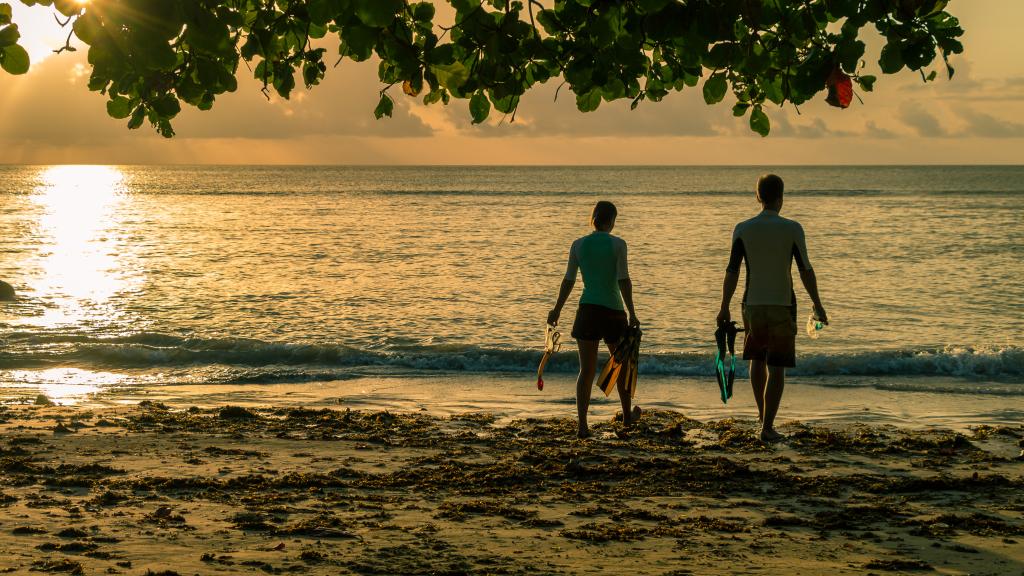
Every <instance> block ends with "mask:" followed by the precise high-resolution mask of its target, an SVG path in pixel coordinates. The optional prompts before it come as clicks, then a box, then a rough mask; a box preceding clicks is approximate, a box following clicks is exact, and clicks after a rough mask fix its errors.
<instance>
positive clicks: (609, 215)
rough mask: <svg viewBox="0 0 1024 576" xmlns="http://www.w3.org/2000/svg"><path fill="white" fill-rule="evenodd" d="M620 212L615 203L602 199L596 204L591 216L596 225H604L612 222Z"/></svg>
mask: <svg viewBox="0 0 1024 576" xmlns="http://www.w3.org/2000/svg"><path fill="white" fill-rule="evenodd" d="M618 214H619V211H618V210H616V209H615V204H612V203H611V202H609V201H607V200H601V201H600V202H598V203H597V205H596V206H594V214H593V215H592V216H591V217H590V218H591V220H593V222H594V226H597V227H604V226H607V225H609V224H611V223H612V220H615V217H616V216H618Z"/></svg>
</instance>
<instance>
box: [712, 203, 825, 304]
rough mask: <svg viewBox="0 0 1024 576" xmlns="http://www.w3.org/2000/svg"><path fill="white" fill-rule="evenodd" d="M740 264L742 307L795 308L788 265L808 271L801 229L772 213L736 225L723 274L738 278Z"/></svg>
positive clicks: (796, 224) (808, 266) (795, 223)
mask: <svg viewBox="0 0 1024 576" xmlns="http://www.w3.org/2000/svg"><path fill="white" fill-rule="evenodd" d="M741 260H742V261H745V262H746V265H747V287H746V291H745V292H744V293H743V303H744V304H745V305H748V306H793V305H795V304H796V294H795V293H794V292H793V279H792V277H791V276H790V270H791V268H792V263H793V261H794V260H795V261H796V265H797V268H799V269H800V270H810V269H811V262H810V260H808V258H807V245H806V243H805V241H804V229H803V227H802V226H800V224H799V223H798V222H796V221H795V220H789V219H788V218H783V217H782V216H779V213H778V212H776V211H774V210H763V211H762V212H761V213H760V214H758V215H757V216H754V217H753V218H751V219H750V220H746V221H744V222H740V223H739V224H737V225H736V229H735V230H734V231H733V233H732V252H731V254H730V256H729V266H728V268H726V270H728V271H729V272H734V273H737V274H738V273H739V271H740V261H741Z"/></svg>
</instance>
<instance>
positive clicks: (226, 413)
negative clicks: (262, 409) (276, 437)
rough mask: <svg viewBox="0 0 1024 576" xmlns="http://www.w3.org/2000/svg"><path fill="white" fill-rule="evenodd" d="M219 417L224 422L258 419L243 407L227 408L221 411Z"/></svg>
mask: <svg viewBox="0 0 1024 576" xmlns="http://www.w3.org/2000/svg"><path fill="white" fill-rule="evenodd" d="M218 415H219V416H220V417H221V418H222V419H224V420H249V419H251V418H256V415H255V414H253V413H252V412H250V411H248V410H246V409H245V408H242V407H241V406H225V407H223V408H221V409H220V412H219V414H218Z"/></svg>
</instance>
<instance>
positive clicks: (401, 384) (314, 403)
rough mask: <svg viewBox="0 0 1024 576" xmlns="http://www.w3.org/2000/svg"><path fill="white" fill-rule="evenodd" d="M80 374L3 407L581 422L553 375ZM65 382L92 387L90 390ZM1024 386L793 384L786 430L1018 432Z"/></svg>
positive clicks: (720, 408)
mask: <svg viewBox="0 0 1024 576" xmlns="http://www.w3.org/2000/svg"><path fill="white" fill-rule="evenodd" d="M88 377H89V374H78V373H75V374H72V377H71V378H68V379H67V380H65V381H61V380H57V381H56V382H55V383H54V384H53V385H48V386H16V385H10V384H8V385H3V384H0V406H2V405H5V404H7V405H24V404H31V403H32V402H33V401H34V400H35V398H36V397H37V396H38V395H39V394H43V395H45V396H47V397H48V398H49V399H50V400H52V401H53V402H54V403H56V404H60V405H76V406H79V407H80V408H84V409H100V408H108V407H116V406H121V405H124V404H135V403H139V402H142V401H145V400H150V401H153V402H162V403H164V404H167V405H168V406H170V407H171V408H176V409H183V408H188V407H190V406H198V407H200V408H204V407H207V408H208V407H218V406H222V405H225V404H234V405H240V406H247V407H263V406H275V407H299V406H304V407H313V408H339V407H343V408H351V409H353V410H357V409H358V410H388V411H392V412H398V413H419V412H426V413H427V414H430V415H433V416H439V417H449V416H455V415H458V414H462V413H465V412H487V413H490V414H494V415H495V416H496V417H497V419H496V423H498V424H502V425H504V424H508V423H510V422H512V421H514V420H517V419H523V418H562V417H567V416H575V407H574V404H575V376H574V375H571V374H551V375H548V376H547V378H546V379H545V380H546V383H547V385H546V386H545V389H544V390H543V391H538V390H537V389H536V386H535V380H534V377H533V376H532V374H521V373H471V372H470V373H467V372H454V373H453V372H447V373H446V372H416V373H409V374H389V373H380V374H378V373H374V372H373V371H364V372H361V373H353V374H352V375H351V376H350V377H348V378H346V379H343V380H330V381H317V380H313V381H304V382H295V383H287V382H286V383H268V384H251V383H244V384H173V385H158V384H154V385H132V386H119V385H115V386H108V385H105V384H102V383H101V382H103V380H102V379H99V380H98V382H97V383H90V382H92V381H91V380H89V379H88ZM65 382H85V383H82V384H77V383H65ZM997 386H1004V387H1008V388H1009V389H1012V390H1013V391H1014V392H1017V391H1018V389H1020V388H1021V385H1020V384H1015V383H1014V384H999V383H986V382H971V381H963V380H958V379H952V378H945V377H904V378H896V377H886V378H877V377H832V378H824V377H802V376H796V377H787V382H786V393H785V396H784V397H783V400H782V408H781V410H780V414H779V421H780V422H787V421H793V420H796V421H801V422H806V423H811V424H820V425H852V424H860V423H863V424H867V425H871V426H877V425H894V426H897V427H900V428H909V429H951V430H954V431H956V432H961V433H970V431H971V429H972V428H975V427H978V426H986V425H987V426H1014V425H1016V424H1018V423H1020V422H1022V421H1024V404H1022V403H1020V402H1018V401H1017V400H1018V399H1019V398H1020V397H1021V396H1020V395H1004V394H998V393H986V392H985V390H986V389H990V388H992V387H997ZM635 401H636V402H637V403H639V404H640V405H641V406H642V407H644V408H653V409H660V410H668V411H675V412H681V413H684V414H686V415H687V416H688V417H690V418H693V419H695V420H698V421H701V422H709V421H713V420H721V419H724V418H740V419H755V418H756V417H757V409H756V406H755V404H754V401H753V397H752V396H751V394H750V388H749V384H748V383H747V382H746V381H744V380H737V382H736V388H735V395H734V396H733V398H732V399H730V400H729V403H728V404H723V403H722V401H721V398H720V396H719V391H718V387H717V384H716V383H715V382H714V380H713V378H712V377H703V376H702V377H677V376H644V377H643V378H641V380H640V384H639V390H638V392H637V396H636V398H635ZM618 409H619V402H618V399H617V397H616V395H615V394H612V395H611V396H610V397H608V398H606V397H604V395H603V394H601V393H600V392H599V391H598V392H595V393H594V394H593V395H592V405H591V415H592V417H594V418H596V419H602V418H611V417H612V416H614V414H615V413H616V411H617V410H618Z"/></svg>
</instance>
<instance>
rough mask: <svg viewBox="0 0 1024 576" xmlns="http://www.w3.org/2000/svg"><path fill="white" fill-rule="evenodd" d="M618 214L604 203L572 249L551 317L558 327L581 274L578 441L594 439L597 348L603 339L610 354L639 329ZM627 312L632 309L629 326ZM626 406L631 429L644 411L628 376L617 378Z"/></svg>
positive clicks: (626, 421)
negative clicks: (591, 419) (615, 232)
mask: <svg viewBox="0 0 1024 576" xmlns="http://www.w3.org/2000/svg"><path fill="white" fill-rule="evenodd" d="M617 215H618V211H617V210H616V209H615V205H614V204H612V203H611V202H607V201H604V200H602V201H601V202H598V203H597V205H596V206H594V213H593V215H592V216H591V218H590V223H591V224H592V225H593V226H594V231H593V232H591V233H590V234H588V235H586V236H584V237H582V238H580V239H578V240H576V241H575V242H573V243H572V247H571V248H570V249H569V266H568V268H567V269H566V271H565V278H564V279H563V280H562V287H561V289H560V290H559V292H558V302H556V303H555V307H554V308H553V309H552V310H551V312H550V313H548V324H552V325H556V324H558V317H559V316H560V315H561V313H562V307H563V306H565V301H566V300H567V299H568V298H569V294H570V293H571V292H572V288H573V286H574V285H575V284H576V271H577V270H579V271H580V272H582V274H583V296H581V297H580V304H579V308H578V309H577V310H576V321H575V322H574V323H573V325H572V337H573V338H575V339H576V344H577V346H578V347H579V353H580V375H579V378H578V379H577V380H576V410H577V412H578V413H579V431H578V432H577V435H578V436H579V437H580V438H586V437H588V436H590V429H589V427H588V426H587V409H588V408H589V407H590V388H591V387H592V386H593V384H594V374H595V372H596V371H597V347H598V344H599V343H600V341H601V340H604V342H605V344H606V345H607V346H608V350H609V351H610V352H614V346H615V343H616V342H617V341H618V340H619V338H620V337H621V336H622V334H623V332H625V330H626V328H627V327H628V326H639V325H640V322H639V321H638V320H637V318H636V310H635V309H634V308H633V283H632V282H630V280H629V269H628V267H627V265H626V242H625V241H624V240H623V239H622V238H619V237H617V236H612V235H611V231H612V228H614V227H615V217H616V216H617ZM623 301H625V304H626V306H625V308H626V309H627V310H629V318H628V321H627V317H626V312H625V310H623V306H622V304H623ZM617 389H618V391H619V399H620V400H621V401H622V422H623V424H624V425H625V426H627V427H628V426H630V425H632V424H633V423H634V422H636V421H637V420H638V419H639V418H640V412H641V411H640V407H639V406H635V407H633V408H632V409H630V394H629V391H628V390H627V389H626V374H625V371H623V372H622V373H621V374H620V375H619V381H618V385H617Z"/></svg>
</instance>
